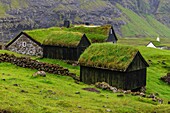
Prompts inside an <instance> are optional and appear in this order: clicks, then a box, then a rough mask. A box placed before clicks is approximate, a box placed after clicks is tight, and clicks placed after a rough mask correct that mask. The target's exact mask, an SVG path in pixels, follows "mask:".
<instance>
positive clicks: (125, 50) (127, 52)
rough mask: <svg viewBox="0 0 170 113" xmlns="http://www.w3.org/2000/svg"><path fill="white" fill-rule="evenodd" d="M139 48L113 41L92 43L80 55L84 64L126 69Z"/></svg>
mask: <svg viewBox="0 0 170 113" xmlns="http://www.w3.org/2000/svg"><path fill="white" fill-rule="evenodd" d="M137 52H138V49H136V48H133V47H131V46H123V45H117V44H113V43H102V44H97V43H96V44H92V45H91V46H90V47H89V48H87V49H86V50H85V52H84V53H83V54H82V55H81V56H80V59H79V63H80V64H81V65H83V66H89V67H96V68H106V69H111V70H116V71H125V70H126V69H127V68H128V66H129V64H130V63H131V62H132V60H133V58H134V57H135V55H136V54H137Z"/></svg>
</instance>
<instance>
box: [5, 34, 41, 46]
mask: <svg viewBox="0 0 170 113" xmlns="http://www.w3.org/2000/svg"><path fill="white" fill-rule="evenodd" d="M21 35H25V36H26V37H27V38H29V39H30V40H31V41H33V42H35V43H36V44H37V45H39V46H42V44H41V43H39V42H37V41H36V40H34V39H33V38H32V37H31V36H29V35H28V34H27V33H25V32H21V33H19V34H18V35H17V36H16V37H15V38H14V39H13V40H12V41H11V42H10V43H8V44H7V45H6V46H5V47H6V48H8V47H9V46H10V45H11V44H12V43H14V42H15V41H16V40H17V39H18V38H19V37H20V36H21Z"/></svg>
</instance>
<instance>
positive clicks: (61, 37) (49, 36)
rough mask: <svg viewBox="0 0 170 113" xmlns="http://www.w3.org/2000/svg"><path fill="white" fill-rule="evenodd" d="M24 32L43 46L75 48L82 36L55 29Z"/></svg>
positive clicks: (78, 33)
mask: <svg viewBox="0 0 170 113" xmlns="http://www.w3.org/2000/svg"><path fill="white" fill-rule="evenodd" d="M24 32H25V33H27V34H28V35H29V36H31V37H32V38H33V39H34V40H36V41H37V42H40V43H41V44H43V45H60V46H77V45H78V44H79V42H80V40H81V38H82V36H83V34H82V33H80V32H72V31H64V30H62V29H61V28H57V27H53V28H48V29H37V30H30V31H24Z"/></svg>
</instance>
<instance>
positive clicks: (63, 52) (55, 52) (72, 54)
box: [43, 46, 80, 61]
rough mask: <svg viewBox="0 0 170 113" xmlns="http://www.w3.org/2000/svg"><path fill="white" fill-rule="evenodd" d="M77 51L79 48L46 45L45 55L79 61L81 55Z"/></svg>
mask: <svg viewBox="0 0 170 113" xmlns="http://www.w3.org/2000/svg"><path fill="white" fill-rule="evenodd" d="M77 51H78V50H77V48H72V47H59V46H44V49H43V57H44V58H52V59H62V60H71V61H77V60H78V58H79V56H80V55H78V52H77Z"/></svg>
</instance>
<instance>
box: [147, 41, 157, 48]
mask: <svg viewBox="0 0 170 113" xmlns="http://www.w3.org/2000/svg"><path fill="white" fill-rule="evenodd" d="M146 47H151V48H156V46H155V45H154V44H153V42H149V43H148V44H147V45H146Z"/></svg>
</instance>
